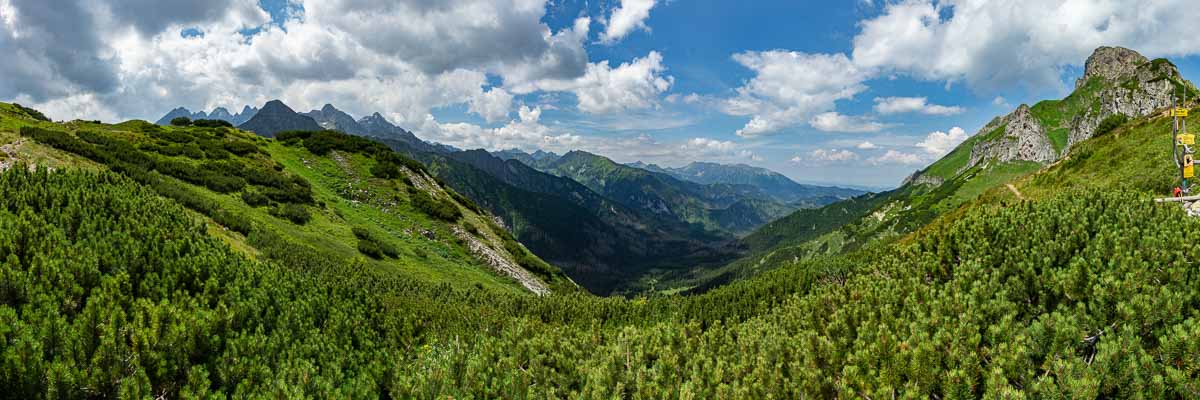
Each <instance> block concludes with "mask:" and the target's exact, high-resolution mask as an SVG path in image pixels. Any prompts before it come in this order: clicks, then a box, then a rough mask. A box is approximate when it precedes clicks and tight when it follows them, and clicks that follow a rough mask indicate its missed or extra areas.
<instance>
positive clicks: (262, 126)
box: [238, 100, 321, 137]
mask: <svg viewBox="0 0 1200 400" xmlns="http://www.w3.org/2000/svg"><path fill="white" fill-rule="evenodd" d="M238 128H239V129H243V130H247V131H251V132H254V133H256V134H258V135H259V136H264V137H275V134H276V133H279V132H283V131H319V130H321V125H318V124H317V121H315V120H313V119H312V118H311V117H309V116H307V115H301V114H299V113H296V111H294V110H292V109H291V107H288V106H287V105H286V104H283V102H282V101H279V100H271V101H269V102H267V104H266V105H264V106H263V108H262V109H261V110H259V111H258V113H256V114H254V118H250V120H249V121H246V123H244V124H242V125H240V126H238Z"/></svg>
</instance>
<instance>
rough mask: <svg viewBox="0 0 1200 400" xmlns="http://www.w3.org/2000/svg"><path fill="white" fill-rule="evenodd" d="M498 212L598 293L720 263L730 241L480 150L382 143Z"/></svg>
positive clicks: (633, 288) (627, 290)
mask: <svg viewBox="0 0 1200 400" xmlns="http://www.w3.org/2000/svg"><path fill="white" fill-rule="evenodd" d="M384 142H385V143H388V144H389V145H390V146H392V148H393V149H396V150H398V151H401V152H403V153H405V154H408V155H410V156H412V157H413V158H416V159H418V160H420V161H421V162H423V163H425V164H426V165H428V166H429V170H430V171H431V173H433V174H434V175H436V176H437V177H438V178H439V179H441V180H443V181H444V182H446V184H447V185H449V186H450V187H452V188H454V189H455V190H456V191H458V192H460V193H463V194H464V195H465V196H467V197H469V198H471V199H472V200H474V201H475V202H476V203H478V204H479V205H480V206H481V207H483V208H485V209H487V210H489V211H490V212H491V213H492V214H494V215H496V216H498V217H500V218H501V219H502V220H503V222H504V224H505V225H506V226H507V228H508V229H510V230H511V231H512V232H513V233H514V235H516V236H517V238H519V239H520V241H521V243H524V244H525V245H526V246H529V248H530V249H531V250H533V251H534V252H535V253H536V254H538V255H539V256H540V257H542V258H544V259H546V260H548V261H550V262H551V263H553V264H554V265H556V266H559V267H560V268H562V269H563V270H564V271H565V272H566V273H567V275H568V276H570V277H571V278H572V279H573V280H575V281H576V282H578V283H579V284H580V285H582V286H583V287H585V288H587V289H588V290H589V291H591V292H593V293H597V294H632V293H636V292H638V291H640V290H642V288H641V287H639V285H640V281H641V277H642V276H643V275H645V274H647V273H653V271H657V270H678V269H681V268H686V267H691V266H694V265H720V264H723V263H726V262H728V261H729V260H732V259H735V258H736V257H737V256H738V255H739V254H740V253H737V252H736V251H735V250H734V249H728V248H726V247H725V244H726V243H727V242H728V241H729V240H730V238H728V237H726V236H722V235H714V234H711V233H708V232H705V231H703V230H702V229H698V228H696V227H693V226H689V225H688V224H685V223H682V222H680V221H677V220H674V219H672V218H666V217H663V216H660V215H656V214H654V213H650V212H644V211H639V210H635V209H630V208H629V207H626V206H625V205H623V204H620V203H617V202H614V201H612V200H609V199H608V198H606V197H604V196H601V195H599V194H597V193H595V192H593V191H592V190H591V189H589V188H587V187H585V186H583V185H581V184H579V183H576V182H575V181H573V180H570V179H567V178H563V177H558V176H554V175H550V174H546V173H543V172H541V171H537V170H534V169H533V168H530V167H528V166H526V165H525V164H523V163H520V162H516V161H513V160H502V159H500V158H497V157H494V156H492V155H491V154H489V153H487V152H485V151H482V150H473V151H464V152H455V153H451V154H435V153H427V152H421V151H417V150H416V149H414V148H411V147H407V146H405V145H404V144H403V143H398V142H394V141H389V140H384Z"/></svg>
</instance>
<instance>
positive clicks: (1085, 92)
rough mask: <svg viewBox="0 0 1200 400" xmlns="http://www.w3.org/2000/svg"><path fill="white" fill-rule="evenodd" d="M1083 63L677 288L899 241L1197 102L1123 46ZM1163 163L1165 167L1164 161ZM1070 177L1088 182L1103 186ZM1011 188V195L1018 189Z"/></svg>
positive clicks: (761, 234)
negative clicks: (910, 164)
mask: <svg viewBox="0 0 1200 400" xmlns="http://www.w3.org/2000/svg"><path fill="white" fill-rule="evenodd" d="M1084 66H1085V68H1084V73H1083V75H1082V76H1081V77H1080V78H1079V79H1078V80H1076V83H1075V89H1074V90H1073V91H1072V92H1071V93H1070V94H1069V95H1067V96H1066V97H1064V98H1063V99H1059V100H1044V101H1040V102H1038V103H1036V104H1034V105H1033V106H1029V105H1026V104H1021V105H1019V106H1017V107H1016V109H1015V110H1013V111H1012V112H1010V113H1008V114H1006V115H1002V116H998V117H996V118H994V119H992V120H991V121H990V122H989V123H988V124H986V125H985V126H984V127H982V128H980V129H979V131H978V132H977V133H976V134H974V135H973V136H971V137H970V138H968V139H967V140H966V141H964V142H963V143H961V144H960V145H958V146H957V147H956V148H955V149H954V150H952V151H951V152H950V153H949V154H947V155H946V156H944V157H942V158H941V159H939V160H937V161H935V162H934V163H932V164H930V165H929V166H928V167H926V168H924V169H922V170H920V171H917V172H915V173H913V174H912V176H910V177H909V178H908V179H906V180H905V182H904V184H903V185H902V186H901V187H899V188H897V189H895V190H891V191H887V192H884V193H880V194H878V195H870V196H864V197H860V198H856V199H854V200H852V201H846V202H840V203H835V204H831V205H829V206H826V207H825V208H822V209H817V210H800V211H797V212H796V213H795V214H793V215H791V216H788V217H785V218H781V219H778V220H776V221H774V222H771V223H769V224H766V225H764V226H763V227H762V228H760V229H758V230H757V231H755V232H754V233H752V234H750V235H747V236H746V237H744V238H742V239H741V241H740V247H742V248H745V249H748V253H749V255H747V256H745V257H744V258H742V259H740V260H738V261H735V262H733V263H731V264H729V265H726V266H724V267H721V268H717V269H705V268H699V269H697V270H695V271H693V274H692V275H691V276H689V277H687V278H683V279H681V280H680V281H679V282H677V283H676V284H677V285H680V286H684V287H691V288H700V289H704V288H709V287H713V286H715V285H718V284H720V283H721V282H729V281H733V280H738V279H744V278H746V277H748V276H753V275H756V274H758V273H761V272H763V271H767V270H770V269H773V268H778V267H780V266H784V265H789V264H793V263H796V262H798V261H799V260H805V259H809V258H812V257H820V256H828V255H831V254H843V253H849V252H853V251H855V250H858V249H861V248H863V247H864V246H870V245H872V244H876V243H887V242H890V241H892V240H895V239H897V238H901V237H904V236H905V235H908V234H910V233H911V232H914V231H917V230H919V229H921V228H922V227H925V226H927V225H928V224H929V223H931V222H932V221H935V220H937V219H938V218H939V217H941V216H944V215H947V214H953V213H954V212H956V211H957V210H959V209H960V208H962V207H964V205H967V204H970V203H971V202H972V201H974V200H976V199H978V198H979V197H980V196H983V195H984V194H985V193H988V192H989V191H993V190H1000V191H1001V192H1004V191H1006V190H1005V188H1006V187H1007V186H1006V185H1009V184H1012V183H1013V182H1016V181H1018V180H1021V179H1028V178H1026V177H1028V176H1030V175H1031V174H1034V173H1035V172H1037V171H1039V170H1042V169H1043V168H1045V167H1046V166H1048V165H1055V164H1061V163H1064V162H1068V163H1073V164H1077V163H1080V162H1083V161H1082V160H1084V159H1087V158H1088V157H1089V156H1092V154H1091V152H1092V151H1093V150H1092V149H1085V150H1079V151H1077V150H1075V147H1076V145H1077V144H1079V143H1082V142H1085V141H1088V139H1091V138H1093V137H1095V136H1101V135H1105V134H1107V133H1109V132H1110V131H1112V130H1113V129H1115V128H1116V127H1119V126H1121V125H1122V124H1125V123H1126V121H1128V120H1138V119H1142V121H1145V120H1144V119H1143V118H1147V117H1152V116H1155V115H1158V113H1159V112H1160V111H1162V110H1163V109H1164V108H1166V107H1170V106H1172V105H1173V104H1174V102H1173V100H1172V98H1173V96H1184V95H1186V96H1187V98H1190V99H1195V98H1197V95H1200V90H1197V89H1196V86H1195V85H1193V84H1192V83H1191V82H1190V81H1187V80H1185V79H1183V77H1182V75H1180V73H1179V70H1178V68H1177V67H1176V66H1175V65H1174V64H1173V63H1171V62H1170V61H1168V60H1166V59H1162V58H1160V59H1154V60H1151V59H1148V58H1146V57H1144V56H1142V55H1141V54H1139V53H1137V52H1136V51H1133V50H1130V49H1126V48H1121V47H1100V48H1097V49H1096V50H1095V51H1094V52H1093V53H1092V55H1091V56H1089V57H1088V59H1087V61H1086V62H1085V64H1084ZM1143 123H1144V122H1143ZM1167 131H1168V132H1169V129H1168V130H1167ZM1164 148H1165V147H1164ZM1163 152H1166V150H1163ZM1156 154H1157V153H1156ZM1169 155H1170V153H1165V156H1169ZM1165 156H1164V155H1162V154H1157V155H1154V156H1151V157H1160V158H1161V157H1165ZM1119 157H1146V154H1142V153H1138V154H1137V155H1136V156H1131V155H1122V156H1119ZM1165 160H1166V162H1167V163H1169V158H1167V159H1165ZM1127 161H1131V160H1127ZM1147 163H1149V161H1147ZM1077 171H1078V172H1077V173H1079V174H1083V175H1086V176H1088V177H1090V179H1094V180H1098V181H1108V180H1109V178H1108V177H1107V176H1105V175H1100V174H1094V173H1090V172H1083V171H1082V170H1077ZM1141 171H1143V170H1141V169H1135V170H1131V171H1128V172H1119V173H1114V172H1115V171H1109V172H1108V174H1109V175H1114V176H1125V177H1127V180H1129V181H1131V182H1132V181H1138V180H1142V179H1144V177H1134V176H1129V175H1131V174H1132V175H1137V174H1142V175H1145V172H1141ZM1163 186H1166V183H1164V184H1163ZM1012 191H1013V192H1014V193H1017V192H1018V189H1017V188H1016V186H1014V187H1013V189H1012ZM836 216H841V218H835V217H836Z"/></svg>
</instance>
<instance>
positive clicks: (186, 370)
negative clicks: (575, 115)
mask: <svg viewBox="0 0 1200 400" xmlns="http://www.w3.org/2000/svg"><path fill="white" fill-rule="evenodd" d="M0 194H2V196H0V199H3V200H2V201H0V205H2V208H0V228H2V229H0V252H2V253H3V254H5V260H4V266H5V268H4V269H3V273H4V276H3V279H0V284H2V286H0V299H2V301H3V304H2V305H0V319H3V321H4V323H3V324H0V326H2V327H3V331H0V339H2V340H0V343H3V344H4V346H3V349H2V352H3V354H2V355H0V360H2V362H3V366H2V367H0V371H3V374H2V375H0V379H2V380H3V382H2V386H3V387H5V388H6V391H5V393H4V396H5V397H10V398H35V397H53V398H61V397H73V398H79V397H109V396H117V397H126V398H128V397H159V396H165V397H180V398H199V397H211V396H212V395H217V396H232V397H246V396H250V397H257V396H269V397H299V396H313V397H339V398H346V397H350V398H357V397H373V396H375V395H376V394H379V395H386V396H390V397H394V398H412V397H418V398H428V397H453V398H491V397H505V398H546V397H552V398H559V397H561V398H612V397H618V398H621V397H624V398H797V397H806V396H807V397H835V396H836V397H872V398H878V397H891V396H893V395H896V396H900V397H920V398H924V397H932V396H938V397H942V398H961V397H980V396H984V397H992V396H997V397H1011V396H1017V395H1021V394H1025V395H1030V396H1035V397H1070V398H1077V397H1089V398H1090V397H1100V396H1103V397H1133V396H1136V395H1139V394H1140V395H1148V396H1149V397H1185V398H1186V397H1192V396H1194V395H1195V394H1196V393H1198V391H1200V384H1198V382H1200V376H1197V374H1198V373H1200V358H1198V354H1200V320H1198V316H1197V315H1196V313H1195V310H1196V309H1197V307H1198V306H1200V304H1198V303H1200V289H1197V288H1200V285H1198V284H1200V275H1198V273H1197V272H1196V269H1195V268H1194V264H1193V263H1191V262H1190V261H1189V260H1192V259H1195V257H1197V256H1200V247H1198V246H1197V245H1196V244H1194V243H1192V242H1191V241H1190V240H1188V239H1187V238H1186V237H1183V236H1180V235H1177V234H1174V232H1181V231H1182V232H1188V231H1194V230H1196V229H1198V228H1200V222H1197V221H1196V220H1193V219H1185V218H1180V215H1179V214H1180V213H1182V211H1181V210H1178V209H1176V208H1163V207H1159V206H1156V205H1154V204H1152V203H1149V202H1145V201H1142V200H1143V199H1142V198H1140V197H1139V196H1137V195H1134V194H1127V193H1088V192H1083V191H1080V192H1074V193H1067V194H1064V195H1062V196H1056V197H1054V198H1052V199H1049V200H1047V201H1041V202H1036V203H1031V202H1015V203H1007V204H999V205H996V206H992V207H981V208H979V209H974V210H971V211H969V212H967V213H966V215H963V216H962V217H960V218H958V219H956V220H955V221H952V222H948V223H946V224H945V226H940V227H937V229H932V230H930V231H928V232H924V233H922V234H919V235H917V236H915V237H914V238H912V239H911V240H909V241H904V242H901V243H899V244H896V245H894V246H890V247H880V248H871V249H866V250H864V251H862V252H859V253H856V254H855V255H853V256H848V257H838V258H830V259H817V260H812V261H809V262H805V263H802V264H799V265H795V266H792V267H787V268H783V269H780V270H777V271H773V272H770V273H767V274H765V275H763V276H761V277H758V278H755V279H752V280H748V281H743V282H739V283H734V284H731V285H728V286H726V287H721V288H719V289H716V290H713V291H711V292H709V293H706V294H703V295H698V296H692V297H667V298H652V299H636V300H632V301H627V300H620V299H604V298H595V297H590V296H586V295H578V294H575V295H570V294H568V295H552V296H548V297H535V296H507V295H495V294H492V293H488V292H487V291H484V290H460V289H454V288H450V287H445V286H442V287H439V286H431V285H424V284H418V283H414V282H410V281H405V280H402V279H392V278H389V277H387V276H382V275H380V274H377V273H374V272H372V271H371V270H369V269H367V268H364V266H363V265H360V264H356V263H353V262H351V263H345V262H341V261H340V260H332V259H321V258H320V257H316V256H314V255H312V254H305V253H304V252H305V250H304V249H303V247H302V246H294V245H293V244H289V243H286V242H281V241H279V240H278V238H271V237H254V236H251V238H250V240H252V241H253V242H255V245H256V246H259V247H261V248H263V249H266V250H267V251H266V252H267V253H270V254H277V255H279V256H277V257H271V258H270V259H267V260H264V261H256V260H251V259H248V258H247V257H245V256H243V255H241V254H238V253H237V252H235V251H232V250H231V249H230V248H229V247H228V246H227V245H225V244H223V243H221V242H220V241H218V240H215V239H213V238H211V237H208V236H206V235H205V234H204V229H203V226H202V224H201V223H199V222H197V220H195V219H194V218H193V217H190V216H189V215H188V214H187V213H186V212H185V210H184V208H183V207H181V206H179V205H177V204H175V203H173V202H172V201H170V200H168V199H165V198H162V197H159V196H157V195H156V194H155V193H154V192H153V191H151V190H149V189H147V188H146V187H144V186H141V185H139V184H137V183H135V182H133V181H131V180H129V179H127V178H124V177H122V176H119V175H117V174H114V173H111V172H80V171H62V172H47V171H45V170H36V171H33V172H30V171H28V170H26V169H24V168H16V169H12V170H9V171H8V172H6V173H4V174H3V175H0Z"/></svg>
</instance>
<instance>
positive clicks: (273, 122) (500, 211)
mask: <svg viewBox="0 0 1200 400" xmlns="http://www.w3.org/2000/svg"><path fill="white" fill-rule="evenodd" d="M164 118H165V117H164ZM239 128H241V129H245V130H248V131H251V132H255V133H257V134H259V135H261V136H265V137H274V135H276V134H278V133H280V132H285V131H296V130H302V131H307V130H320V129H329V130H336V131H341V132H345V133H349V134H352V135H357V136H363V137H370V138H373V139H375V140H378V141H381V142H383V143H385V144H387V145H389V146H390V147H392V148H393V149H394V150H396V151H399V152H401V153H403V154H406V155H408V156H410V157H412V158H414V159H417V160H420V161H421V162H423V163H425V164H426V165H427V166H429V170H430V171H431V173H433V174H434V175H435V176H437V177H438V178H439V179H441V180H443V181H445V182H446V183H447V184H448V185H450V186H451V187H452V188H454V190H456V191H457V192H459V193H462V194H464V195H466V196H467V197H468V198H470V199H471V200H472V201H474V202H476V203H478V204H480V205H481V206H483V207H484V208H486V209H487V210H488V211H489V212H490V213H492V214H494V215H496V216H498V217H499V218H500V220H501V221H503V223H504V225H505V226H506V227H508V229H509V230H510V231H512V232H513V234H514V235H515V236H516V237H517V238H518V239H519V240H520V241H521V242H522V243H524V244H525V245H526V246H529V248H530V249H531V250H533V251H534V252H535V253H536V254H538V255H539V256H541V257H542V258H544V259H546V260H547V261H549V262H551V263H553V264H554V265H557V266H559V267H561V268H562V269H563V270H564V271H565V272H566V273H567V274H568V275H569V276H571V277H572V278H573V279H575V280H576V281H577V282H578V283H580V284H581V285H583V286H584V287H586V288H588V289H589V290H591V291H593V292H595V293H632V292H636V291H637V290H641V289H640V288H641V287H643V286H644V282H643V279H642V277H643V276H644V275H645V274H646V273H647V272H648V271H659V272H660V273H672V274H674V273H679V269H680V268H684V267H692V266H696V265H705V266H718V265H724V264H725V263H728V262H729V261H732V260H733V259H735V258H737V257H739V256H740V255H741V254H742V250H741V247H740V246H739V245H731V244H732V243H734V241H735V238H736V237H737V236H739V235H745V234H748V233H750V232H752V231H753V230H754V229H755V228H757V227H758V226H761V225H763V224H766V223H768V222H770V221H772V220H774V219H775V218H778V217H781V216H784V215H786V214H788V213H789V212H791V211H793V210H795V209H797V208H806V207H816V206H820V205H824V204H828V203H830V202H833V201H837V200H838V199H840V198H843V197H846V196H849V195H853V194H858V193H861V192H858V191H854V190H847V189H840V188H825V187H818V186H811V185H799V184H795V183H794V182H791V181H790V180H788V179H787V178H786V177H783V176H782V175H779V174H774V173H769V172H768V173H763V172H761V171H758V170H752V169H749V167H745V166H729V167H728V168H729V169H731V170H733V171H737V172H746V173H754V174H762V175H764V176H763V177H760V178H757V179H744V180H742V181H735V179H738V176H739V175H738V174H737V173H726V174H724V177H723V178H722V179H723V180H720V181H713V182H710V183H700V182H695V181H692V180H685V179H679V178H676V177H674V176H672V175H671V174H667V173H659V172H651V171H647V170H644V169H639V168H634V167H630V166H625V165H621V164H618V163H615V162H613V161H612V160H609V159H607V158H605V157H602V156H598V155H595V154H591V153H586V152H581V151H573V152H570V153H568V154H567V155H565V156H560V155H558V154H555V153H552V152H545V151H541V150H539V151H535V152H533V153H532V154H530V153H525V152H523V151H520V150H506V151H497V152H494V153H489V152H486V151H483V150H471V151H459V150H457V149H454V148H453V147H450V146H445V145H441V144H436V143H428V142H425V141H422V140H420V139H419V138H417V137H416V136H415V135H413V134H412V133H411V132H408V131H406V130H404V129H402V128H399V127H397V126H395V125H393V124H391V123H390V122H389V121H387V120H386V119H385V118H384V117H383V116H382V115H380V114H378V113H375V114H373V115H370V116H367V117H363V118H361V119H355V118H354V117H352V116H351V115H349V114H348V113H346V112H343V111H341V110H339V109H337V108H336V107H335V106H333V105H331V104H326V105H325V106H323V107H322V108H321V109H319V110H313V111H310V112H307V113H299V112H296V111H295V110H293V109H291V108H290V107H288V106H287V105H286V104H284V103H283V102H281V101H278V100H273V101H270V102H268V103H267V104H265V105H264V106H263V107H262V109H261V110H260V111H259V112H258V113H256V114H255V115H254V117H253V118H251V119H250V120H249V121H247V122H246V123H244V124H242V125H240V126H239ZM593 167H594V168H593ZM703 167H704V168H710V169H714V170H719V169H722V168H723V167H724V166H721V165H718V164H706V165H704V166H703ZM763 171H765V170H763ZM778 178H782V179H783V180H784V181H786V182H782V183H781V182H775V181H774V180H777V179H778ZM599 182H605V184H598V183H599ZM788 182H790V183H788ZM764 183H770V184H772V185H774V186H767V187H766V188H765V189H763V188H759V187H758V186H756V185H761V184H764ZM780 188H783V189H780Z"/></svg>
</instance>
